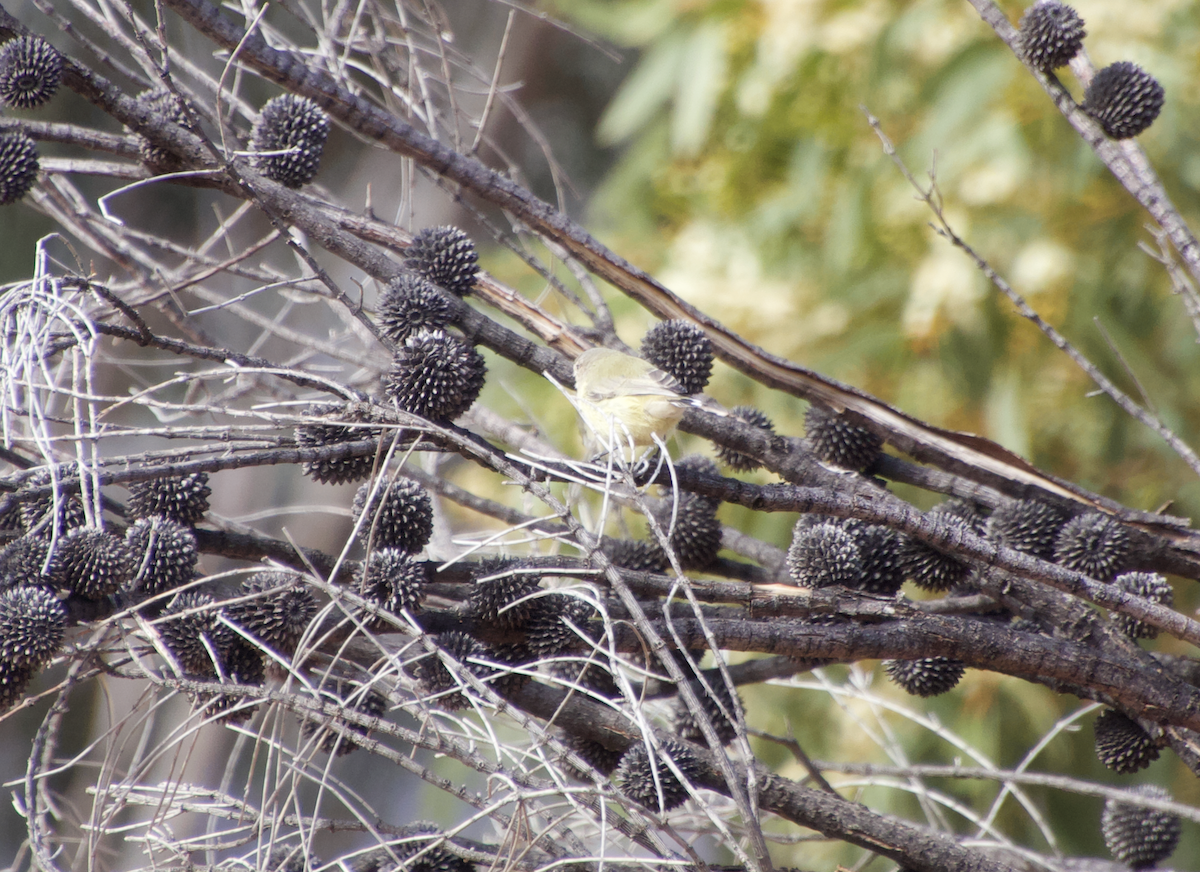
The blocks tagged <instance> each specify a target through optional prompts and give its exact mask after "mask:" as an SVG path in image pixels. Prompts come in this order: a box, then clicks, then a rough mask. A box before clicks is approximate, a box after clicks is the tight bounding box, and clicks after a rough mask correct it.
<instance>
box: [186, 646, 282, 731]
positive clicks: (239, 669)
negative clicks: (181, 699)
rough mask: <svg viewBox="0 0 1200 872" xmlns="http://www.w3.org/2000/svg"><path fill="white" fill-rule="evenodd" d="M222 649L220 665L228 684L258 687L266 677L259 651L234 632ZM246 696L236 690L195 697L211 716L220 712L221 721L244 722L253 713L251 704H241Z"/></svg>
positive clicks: (264, 681) (228, 722)
mask: <svg viewBox="0 0 1200 872" xmlns="http://www.w3.org/2000/svg"><path fill="white" fill-rule="evenodd" d="M231 635H232V638H231V639H230V641H229V644H228V645H227V646H226V647H225V650H224V651H222V652H221V669H222V670H223V671H224V673H225V678H226V679H228V681H229V682H230V683H231V684H245V685H253V686H256V687H261V686H262V685H263V684H265V683H266V680H267V669H266V666H265V665H264V663H263V655H262V651H260V650H259V649H258V648H257V647H256V646H255V645H252V644H251V643H249V642H247V641H246V640H245V639H243V638H242V637H241V636H239V635H237V634H236V633H234V634H231ZM246 699H247V698H246V697H243V696H238V695H237V694H229V693H218V694H214V695H211V696H208V695H206V696H204V697H201V698H199V699H197V703H198V704H200V705H203V706H204V707H205V711H206V713H207V714H208V715H210V716H219V717H220V719H221V722H222V723H226V724H244V723H246V721H248V720H250V718H252V717H253V716H254V712H255V708H254V707H253V706H248V705H241V704H242V703H244V702H246Z"/></svg>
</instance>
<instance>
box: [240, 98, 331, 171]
mask: <svg viewBox="0 0 1200 872" xmlns="http://www.w3.org/2000/svg"><path fill="white" fill-rule="evenodd" d="M328 138H329V116H328V115H326V114H325V112H324V111H323V110H322V109H321V107H320V106H318V105H317V104H316V103H314V102H313V101H312V100H310V99H308V98H307V97H301V96H299V95H297V94H281V95H279V96H278V97H272V98H271V99H270V100H268V101H267V104H266V105H265V106H263V108H262V112H261V113H259V116H258V119H257V120H256V121H255V122H254V127H253V129H252V131H251V134H250V147H251V148H252V149H254V151H256V152H258V154H256V155H255V159H254V160H255V164H256V165H257V166H258V168H259V169H260V170H262V173H263V175H265V176H266V177H267V178H268V179H272V180H273V181H276V182H279V184H281V185H283V186H284V187H287V188H299V187H301V186H302V185H306V184H308V183H309V182H311V181H312V180H313V179H314V178H316V175H317V170H318V169H320V167H321V154H322V152H324V151H325V140H326V139H328ZM264 152H279V153H278V154H264Z"/></svg>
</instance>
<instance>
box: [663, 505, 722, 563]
mask: <svg viewBox="0 0 1200 872" xmlns="http://www.w3.org/2000/svg"><path fill="white" fill-rule="evenodd" d="M720 505H721V504H720V503H719V502H718V501H717V500H714V499H710V498H709V497H705V496H700V495H699V494H693V493H686V492H685V493H681V494H680V495H679V506H678V509H677V510H676V513H675V529H674V530H672V531H671V533H670V542H671V549H672V550H673V551H674V552H675V556H676V557H678V558H679V563H680V565H681V566H682V567H683V568H684V569H705V568H706V567H709V566H711V565H712V564H713V563H715V562H716V560H717V553H718V552H719V551H720V550H721V522H720V521H718V520H717V508H718V507H719V506H720ZM658 522H659V524H661V525H662V527H663V532H666V531H667V525H668V524H669V523H670V522H671V506H670V505H669V503H668V505H665V506H664V507H663V510H662V511H661V512H660V513H659V516H658Z"/></svg>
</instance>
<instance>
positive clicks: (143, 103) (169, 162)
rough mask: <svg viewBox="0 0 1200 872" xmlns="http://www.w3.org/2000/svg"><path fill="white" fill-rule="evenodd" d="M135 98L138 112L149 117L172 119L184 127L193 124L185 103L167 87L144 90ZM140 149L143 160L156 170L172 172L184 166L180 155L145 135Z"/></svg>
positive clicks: (164, 119)
mask: <svg viewBox="0 0 1200 872" xmlns="http://www.w3.org/2000/svg"><path fill="white" fill-rule="evenodd" d="M135 100H136V102H137V111H138V113H139V114H140V115H143V116H145V117H146V118H148V119H150V118H153V119H158V120H161V121H171V122H173V123H175V124H178V125H180V126H182V127H190V126H191V124H190V123H189V119H188V114H187V110H185V109H184V107H183V103H181V102H180V100H179V98H178V97H176V96H175V95H174V94H173V93H171V92H170V91H168V90H166V89H157V90H155V89H152V90H148V91H142V92H141V93H140V94H138V95H137V97H136V98H135ZM139 151H140V152H141V155H142V162H143V163H145V164H146V165H147V166H149V167H150V168H151V169H152V170H155V171H156V172H171V171H174V170H178V169H181V168H182V167H183V161H182V160H180V159H179V156H178V155H176V154H175V153H174V152H172V151H169V150H168V149H166V148H164V147H162V146H160V145H156V144H155V143H153V142H151V141H150V140H149V139H147V138H146V137H144V136H143V137H142V138H141V142H140V143H139Z"/></svg>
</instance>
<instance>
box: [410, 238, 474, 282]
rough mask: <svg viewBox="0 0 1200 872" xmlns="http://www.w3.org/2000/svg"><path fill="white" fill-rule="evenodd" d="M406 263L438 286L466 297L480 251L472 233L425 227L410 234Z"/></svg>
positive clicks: (472, 280)
mask: <svg viewBox="0 0 1200 872" xmlns="http://www.w3.org/2000/svg"><path fill="white" fill-rule="evenodd" d="M405 265H406V266H408V267H409V268H410V269H413V270H416V271H417V272H418V273H420V274H421V275H422V276H424V277H425V278H426V279H428V280H429V281H431V282H433V283H434V284H435V285H437V286H438V287H439V288H444V289H445V290H447V291H449V292H450V293H452V294H454V295H455V296H457V297H465V296H466V295H467V294H469V293H470V292H471V288H473V287H474V286H475V274H476V273H477V272H479V254H478V253H477V252H476V251H475V243H474V242H472V241H471V237H470V236H468V235H467V234H466V232H464V231H462V230H459V229H458V228H457V227H452V226H450V225H446V226H443V227H426V228H425V229H424V230H421V231H420V232H419V233H417V234H416V235H415V236H414V237H413V241H412V245H411V246H410V247H409V249H408V252H407V253H406V257H405Z"/></svg>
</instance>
